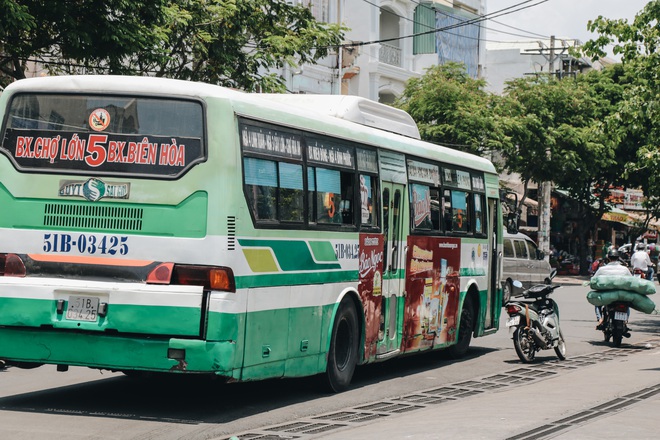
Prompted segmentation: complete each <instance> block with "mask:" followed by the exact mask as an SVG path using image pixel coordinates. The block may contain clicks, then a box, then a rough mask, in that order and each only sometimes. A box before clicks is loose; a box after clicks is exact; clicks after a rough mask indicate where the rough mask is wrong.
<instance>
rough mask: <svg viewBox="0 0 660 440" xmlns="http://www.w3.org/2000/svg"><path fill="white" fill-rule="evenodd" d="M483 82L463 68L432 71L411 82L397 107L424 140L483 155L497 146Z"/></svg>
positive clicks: (447, 66)
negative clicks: (412, 122) (407, 114)
mask: <svg viewBox="0 0 660 440" xmlns="http://www.w3.org/2000/svg"><path fill="white" fill-rule="evenodd" d="M485 85H486V82H485V81H484V80H483V79H473V78H471V77H470V76H469V75H468V74H467V72H466V70H465V67H464V66H463V65H462V64H458V63H447V64H443V65H437V66H433V67H430V68H429V69H427V70H426V72H425V73H424V75H423V76H421V77H420V78H411V79H410V80H408V83H407V84H406V87H405V89H404V92H403V94H402V95H401V97H400V98H399V99H398V100H397V101H396V102H395V104H394V105H395V106H396V107H398V108H400V109H402V110H405V111H406V112H408V113H409V114H410V115H411V116H412V117H413V119H414V120H415V122H417V126H418V128H419V132H420V135H421V137H422V139H424V140H426V141H429V142H433V143H437V144H442V145H445V146H448V147H452V148H456V149H458V150H462V151H467V152H470V153H475V154H483V153H484V152H486V151H489V150H490V149H492V147H493V145H496V138H497V137H496V136H493V130H494V127H493V126H492V118H491V115H490V113H489V105H490V102H491V101H490V99H491V98H490V95H489V94H488V93H487V92H485V91H484V90H483V89H484V86H485Z"/></svg>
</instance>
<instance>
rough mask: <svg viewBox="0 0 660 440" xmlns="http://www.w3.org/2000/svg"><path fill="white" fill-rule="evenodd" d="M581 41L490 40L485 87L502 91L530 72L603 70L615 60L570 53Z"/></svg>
mask: <svg viewBox="0 0 660 440" xmlns="http://www.w3.org/2000/svg"><path fill="white" fill-rule="evenodd" d="M581 45H582V42H581V41H580V40H576V39H570V38H553V39H540V40H536V41H533V40H525V41H507V42H488V43H487V44H486V63H485V73H484V77H485V79H486V81H487V83H488V85H487V87H486V90H488V91H489V92H492V93H495V94H498V95H499V94H502V92H503V90H504V87H505V82H506V81H510V80H512V79H515V78H522V77H524V76H528V75H536V74H546V75H547V74H548V73H550V72H551V73H553V74H554V75H557V76H561V77H565V76H570V75H575V74H577V73H584V72H586V71H588V70H591V69H597V70H600V69H602V67H603V66H604V65H607V64H610V63H612V62H613V61H612V60H608V59H607V58H605V59H603V60H601V61H599V62H592V61H591V60H589V59H587V58H583V57H575V56H574V55H572V54H571V51H570V50H571V48H576V47H579V46H581Z"/></svg>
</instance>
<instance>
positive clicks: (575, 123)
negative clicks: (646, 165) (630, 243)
mask: <svg viewBox="0 0 660 440" xmlns="http://www.w3.org/2000/svg"><path fill="white" fill-rule="evenodd" d="M630 83H631V75H630V74H629V71H627V70H626V69H624V68H623V66H620V65H618V66H613V67H611V68H608V69H605V70H604V71H602V72H597V71H593V72H590V73H588V74H584V75H580V76H578V77H576V78H575V79H564V80H556V79H554V78H549V77H532V78H524V79H516V80H513V81H511V82H509V83H508V84H507V87H506V89H505V96H504V97H503V98H502V99H501V100H499V101H498V103H497V106H496V107H495V114H496V120H497V121H496V123H495V125H497V126H500V127H501V128H500V130H501V131H502V132H504V133H505V134H506V135H507V139H508V142H503V143H502V148H501V154H502V155H503V157H504V159H505V168H506V169H507V170H508V171H510V172H515V173H518V174H519V175H520V176H521V180H522V181H523V183H524V185H525V188H527V185H528V183H529V182H530V181H535V182H537V183H538V182H542V181H552V182H554V184H555V186H557V187H558V188H560V189H563V190H566V191H567V192H568V193H569V194H570V196H571V198H572V199H573V200H575V201H576V202H577V203H576V206H577V210H578V212H577V213H576V214H577V215H576V216H577V217H578V218H580V219H581V221H580V222H578V223H577V231H575V235H576V237H577V238H578V240H579V244H580V248H579V249H580V262H581V265H580V267H581V268H582V270H583V271H584V273H586V270H587V265H586V256H587V251H588V249H587V243H588V239H589V235H588V234H589V233H590V232H591V231H593V230H594V229H595V226H596V223H597V222H598V221H599V220H600V219H601V218H602V216H603V214H604V213H605V212H607V211H609V210H610V209H611V207H610V206H609V205H608V203H607V200H608V198H609V193H610V189H611V188H612V187H613V186H629V184H630V181H631V179H632V176H630V175H627V174H626V172H625V166H626V164H627V163H629V162H630V161H634V160H635V156H636V151H637V139H636V138H635V137H634V136H632V135H631V133H630V132H629V131H627V130H626V129H625V126H622V125H621V121H620V120H619V119H618V118H617V115H618V114H617V110H618V108H619V105H620V103H621V102H622V100H623V96H624V95H625V93H626V90H627V89H628V88H629V87H630Z"/></svg>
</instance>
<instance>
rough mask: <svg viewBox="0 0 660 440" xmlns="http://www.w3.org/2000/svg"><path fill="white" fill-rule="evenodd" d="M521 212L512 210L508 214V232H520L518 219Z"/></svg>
mask: <svg viewBox="0 0 660 440" xmlns="http://www.w3.org/2000/svg"><path fill="white" fill-rule="evenodd" d="M519 215H520V214H519V213H518V212H517V211H516V212H510V213H509V214H508V215H507V216H506V232H508V233H509V234H517V233H518V220H519Z"/></svg>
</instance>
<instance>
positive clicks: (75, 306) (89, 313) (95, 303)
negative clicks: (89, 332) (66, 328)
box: [66, 296, 99, 321]
mask: <svg viewBox="0 0 660 440" xmlns="http://www.w3.org/2000/svg"><path fill="white" fill-rule="evenodd" d="M98 312H99V299H98V298H95V297H92V296H70V297H69V306H68V307H67V309H66V319H68V320H71V321H96V318H97V317H98Z"/></svg>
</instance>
